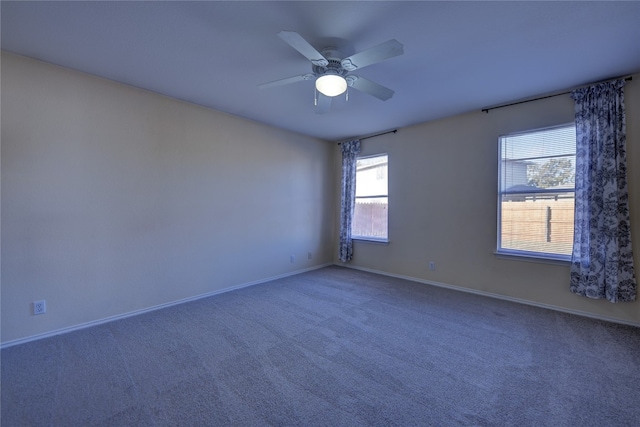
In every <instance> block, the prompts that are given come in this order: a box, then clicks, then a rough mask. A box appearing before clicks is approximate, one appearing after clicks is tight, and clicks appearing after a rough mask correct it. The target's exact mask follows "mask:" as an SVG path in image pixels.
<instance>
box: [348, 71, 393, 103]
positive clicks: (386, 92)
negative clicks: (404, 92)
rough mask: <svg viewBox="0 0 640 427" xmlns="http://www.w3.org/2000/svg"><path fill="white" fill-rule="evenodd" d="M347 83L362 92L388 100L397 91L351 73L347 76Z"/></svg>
mask: <svg viewBox="0 0 640 427" xmlns="http://www.w3.org/2000/svg"><path fill="white" fill-rule="evenodd" d="M347 83H348V84H349V86H351V87H352V88H354V89H357V90H359V91H360V92H364V93H368V94H369V95H371V96H375V97H376V98H378V99H381V100H383V101H386V100H387V99H389V98H391V97H392V96H393V94H394V93H395V92H394V91H392V90H391V89H389V88H388V87H384V86H382V85H379V84H378V83H374V82H372V81H371V80H367V79H365V78H364V77H359V76H354V75H349V76H347Z"/></svg>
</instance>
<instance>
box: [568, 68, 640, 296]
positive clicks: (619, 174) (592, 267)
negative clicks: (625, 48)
mask: <svg viewBox="0 0 640 427" xmlns="http://www.w3.org/2000/svg"><path fill="white" fill-rule="evenodd" d="M624 84H625V80H624V79H619V80H615V81H612V82H606V83H601V84H597V85H593V86H590V87H587V88H583V89H578V90H575V91H573V92H572V93H571V97H572V98H573V99H574V101H575V118H576V202H575V226H574V227H575V228H574V239H573V254H572V258H571V281H570V290H571V292H574V293H576V294H579V295H583V296H586V297H589V298H606V299H607V300H609V301H611V302H621V301H634V300H635V299H636V290H637V284H636V279H635V275H634V269H633V256H632V253H631V233H630V231H629V201H628V192H627V168H626V163H627V161H626V148H625V143H626V136H625V133H626V123H625V109H624Z"/></svg>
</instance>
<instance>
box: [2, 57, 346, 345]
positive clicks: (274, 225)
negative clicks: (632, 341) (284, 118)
mask: <svg viewBox="0 0 640 427" xmlns="http://www.w3.org/2000/svg"><path fill="white" fill-rule="evenodd" d="M333 162H334V155H333V145H332V144H329V143H328V142H326V141H321V140H317V139H313V138H309V137H306V136H301V135H298V134H294V133H290V132H287V131H283V130H278V129H274V128H271V127H267V126H265V125H262V124H259V123H255V122H251V121H247V120H243V119H240V118H237V117H234V116H230V115H226V114H223V113H220V112H216V111H213V110H209V109H206V108H201V107H198V106H195V105H191V104H188V103H184V102H180V101H177V100H174V99H170V98H166V97H163V96H160V95H157V94H153V93H150V92H146V91H143V90H139V89H136V88H132V87H129V86H125V85H121V84H117V83H114V82H111V81H107V80H104V79H100V78H96V77H93V76H89V75H85V74H81V73H78V72H75V71H71V70H67V69H63V68H59V67H55V66H51V65H48V64H45V63H42V62H38V61H34V60H30V59H26V58H23V57H19V56H15V55H12V54H7V53H3V54H2V288H1V289H2V292H1V294H2V337H1V338H2V342H3V343H6V342H9V341H13V340H19V339H23V338H27V337H31V336H34V335H38V334H43V333H47V332H51V331H55V330H59V329H62V328H70V327H74V326H77V325H82V324H86V323H88V322H94V321H97V320H99V319H104V318H108V317H110V316H118V315H121V314H124V313H129V312H133V311H136V310H141V309H145V308H148V307H153V306H156V305H160V304H165V303H170V302H172V301H176V300H180V299H184V298H190V297H193V296H197V295H201V294H205V293H209V292H213V291H216V290H220V289H224V288H228V287H232V286H237V285H242V284H245V283H250V282H254V281H260V280H264V279H267V278H270V277H275V276H279V275H283V274H288V273H292V272H295V271H299V270H303V269H306V268H312V267H314V266H318V265H321V264H325V263H331V262H332V257H333V236H332V231H333V229H334V225H333V220H334V217H333V211H334V205H335V200H336V197H337V196H336V195H335V193H334V188H333V182H334V181H333V176H331V174H329V173H327V171H329V170H332V169H333V168H334V166H333ZM308 252H311V253H312V255H313V259H312V260H308V259H307V253H308ZM290 255H295V257H296V261H295V263H293V264H292V263H291V262H290ZM40 299H45V300H46V301H47V313H46V314H44V315H40V316H33V315H32V312H31V303H32V302H33V301H34V300H40Z"/></svg>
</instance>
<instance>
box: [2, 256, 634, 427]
mask: <svg viewBox="0 0 640 427" xmlns="http://www.w3.org/2000/svg"><path fill="white" fill-rule="evenodd" d="M1 356H2V388H1V391H2V399H1V403H2V408H1V423H2V426H7V427H10V426H27V425H54V426H89V425H112V426H146V425H157V426H226V425H232V426H263V425H265V426H266V425H273V426H290V425H291V426H293V425H295V426H363V425H384V426H392V425H397V426H457V425H465V426H599V427H600V426H637V425H640V329H639V328H634V327H629V326H621V325H616V324H610V323H606V322H602V321H597V320H592V319H587V318H582V317H577V316H572V315H568V314H563V313H558V312H553V311H547V310H544V309H538V308H534V307H529V306H525V305H520V304H515V303H510V302H506V301H501V300H494V299H490V298H485V297H481V296H477V295H472V294H466V293H460V292H456V291H451V290H447V289H441V288H436V287H431V286H427V285H423V284H419V283H414V282H409V281H404V280H398V279H393V278H389V277H383V276H378V275H374V274H369V273H365V272H361V271H356V270H351V269H346V268H340V267H328V268H323V269H320V270H316V271H312V272H309V273H305V274H301V275H298V276H293V277H289V278H285V279H281V280H276V281H273V282H270V283H265V284H262V285H257V286H252V287H249V288H244V289H241V290H237V291H233V292H228V293H225V294H220V295H217V296H214V297H210V298H206V299H201V300H198V301H195V302H191V303H186V304H182V305H179V306H174V307H171V308H167V309H163V310H159V311H155V312H152V313H148V314H144V315H140V316H136V317H131V318H128V319H124V320H120V321H116V322H112V323H109V324H105V325H102V326H97V327H93V328H89V329H84V330H81V331H77V332H72V333H68V334H64V335H61V336H57V337H53V338H48V339H43V340H40V341H36V342H32V343H27V344H23V345H18V346H14V347H9V348H7V349H4V350H2V353H1Z"/></svg>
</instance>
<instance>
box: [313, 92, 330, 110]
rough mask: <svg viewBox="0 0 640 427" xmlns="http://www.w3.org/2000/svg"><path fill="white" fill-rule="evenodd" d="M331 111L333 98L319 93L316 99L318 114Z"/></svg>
mask: <svg viewBox="0 0 640 427" xmlns="http://www.w3.org/2000/svg"><path fill="white" fill-rule="evenodd" d="M330 109H331V97H330V96H327V95H323V94H322V93H321V92H318V97H317V98H316V114H324V113H328V112H329V110H330Z"/></svg>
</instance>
